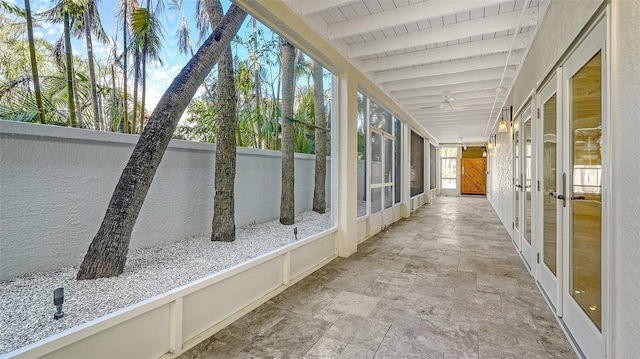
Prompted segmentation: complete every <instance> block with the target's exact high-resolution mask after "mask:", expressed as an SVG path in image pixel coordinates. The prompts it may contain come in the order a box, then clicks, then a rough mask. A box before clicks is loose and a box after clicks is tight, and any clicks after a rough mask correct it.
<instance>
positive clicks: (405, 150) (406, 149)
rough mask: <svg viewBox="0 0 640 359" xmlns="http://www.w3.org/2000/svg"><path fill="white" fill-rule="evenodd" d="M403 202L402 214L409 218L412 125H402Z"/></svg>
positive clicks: (401, 206)
mask: <svg viewBox="0 0 640 359" xmlns="http://www.w3.org/2000/svg"><path fill="white" fill-rule="evenodd" d="M401 136H402V187H401V188H402V204H401V205H400V215H401V216H402V217H404V218H407V217H409V216H410V215H411V207H412V206H411V127H409V126H408V125H405V124H403V126H402V134H401Z"/></svg>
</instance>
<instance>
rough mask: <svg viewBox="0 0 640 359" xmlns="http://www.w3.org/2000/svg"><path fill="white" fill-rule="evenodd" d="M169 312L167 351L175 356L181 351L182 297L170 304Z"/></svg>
mask: <svg viewBox="0 0 640 359" xmlns="http://www.w3.org/2000/svg"><path fill="white" fill-rule="evenodd" d="M169 312H170V315H171V322H170V324H169V328H170V329H169V351H170V352H171V353H174V354H175V353H179V352H181V351H182V297H180V298H177V299H176V300H175V301H173V302H172V303H171V306H170V309H169Z"/></svg>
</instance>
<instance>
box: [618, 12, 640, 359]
mask: <svg viewBox="0 0 640 359" xmlns="http://www.w3.org/2000/svg"><path fill="white" fill-rule="evenodd" d="M612 9H613V11H612V19H613V30H612V34H613V43H612V75H613V76H612V77H613V82H612V91H611V95H612V106H611V108H612V110H613V112H612V126H611V129H612V135H611V139H612V144H613V174H612V188H613V201H612V204H613V206H612V213H613V215H612V219H613V223H612V228H613V241H612V242H613V283H612V288H613V290H614V292H613V298H612V302H613V318H612V320H613V323H612V324H613V343H612V357H613V358H637V357H638V356H639V355H640V343H639V342H638V338H640V285H638V284H639V283H640V192H639V191H638V183H640V166H639V164H640V150H638V143H639V142H638V141H639V139H640V122H638V119H640V98H639V97H638V93H639V89H640V36H639V35H640V25H639V23H638V19H640V2H639V1H627V0H615V1H613V2H612Z"/></svg>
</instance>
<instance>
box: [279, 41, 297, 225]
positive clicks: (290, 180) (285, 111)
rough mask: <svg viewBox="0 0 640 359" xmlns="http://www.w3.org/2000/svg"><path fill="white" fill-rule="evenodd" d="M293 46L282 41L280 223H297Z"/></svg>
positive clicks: (294, 53)
mask: <svg viewBox="0 0 640 359" xmlns="http://www.w3.org/2000/svg"><path fill="white" fill-rule="evenodd" d="M295 57H296V51H295V48H294V47H293V45H291V44H290V43H289V42H287V41H286V40H284V39H282V43H281V45H280V64H281V65H280V67H281V71H282V192H281V195H280V223H282V224H286V225H289V224H293V223H294V222H295V215H296V213H295V198H294V190H295V186H294V164H293V163H294V158H293V148H294V143H293V122H292V120H293V101H294V96H295V86H294V81H293V79H294V63H295Z"/></svg>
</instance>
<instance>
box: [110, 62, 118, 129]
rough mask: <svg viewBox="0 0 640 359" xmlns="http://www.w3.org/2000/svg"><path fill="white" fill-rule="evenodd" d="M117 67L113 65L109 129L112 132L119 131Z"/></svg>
mask: <svg viewBox="0 0 640 359" xmlns="http://www.w3.org/2000/svg"><path fill="white" fill-rule="evenodd" d="M115 67H116V66H115V65H114V64H113V63H112V64H111V125H110V126H109V128H111V129H112V131H117V127H114V126H116V114H117V112H118V111H117V110H118V104H117V103H116V69H115Z"/></svg>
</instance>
